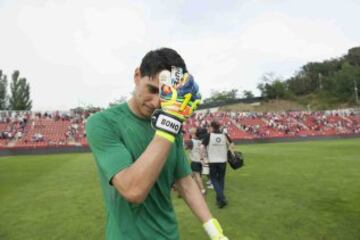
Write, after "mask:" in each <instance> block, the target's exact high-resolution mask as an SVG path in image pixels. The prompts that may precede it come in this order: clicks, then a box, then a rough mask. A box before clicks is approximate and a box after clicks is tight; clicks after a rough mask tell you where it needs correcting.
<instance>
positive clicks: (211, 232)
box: [203, 218, 229, 240]
mask: <svg viewBox="0 0 360 240" xmlns="http://www.w3.org/2000/svg"><path fill="white" fill-rule="evenodd" d="M203 226H204V229H205V231H206V233H207V234H208V236H209V237H210V239H211V240H229V239H228V238H227V237H225V236H224V233H223V230H222V228H221V226H220V223H219V222H218V220H216V219H215V218H212V219H210V220H209V221H207V222H206V223H204V224H203Z"/></svg>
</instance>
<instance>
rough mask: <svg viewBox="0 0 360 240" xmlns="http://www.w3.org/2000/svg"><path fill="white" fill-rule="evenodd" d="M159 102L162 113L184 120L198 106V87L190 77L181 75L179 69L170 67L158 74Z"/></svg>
mask: <svg viewBox="0 0 360 240" xmlns="http://www.w3.org/2000/svg"><path fill="white" fill-rule="evenodd" d="M159 87H160V102H161V109H162V110H163V111H164V112H167V113H169V114H172V115H174V116H176V117H177V118H180V119H183V120H185V119H186V118H188V117H190V116H191V115H192V114H193V112H194V111H195V109H196V108H197V107H198V106H199V104H200V101H201V95H200V93H199V86H198V85H197V83H196V82H195V81H194V78H193V76H192V75H190V74H188V73H185V74H183V73H182V69H181V68H176V67H172V69H171V72H169V71H167V70H164V71H162V72H161V73H160V74H159Z"/></svg>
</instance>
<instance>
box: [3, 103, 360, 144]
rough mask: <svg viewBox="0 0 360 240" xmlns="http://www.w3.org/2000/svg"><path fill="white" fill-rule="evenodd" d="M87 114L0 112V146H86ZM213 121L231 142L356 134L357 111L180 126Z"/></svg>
mask: <svg viewBox="0 0 360 240" xmlns="http://www.w3.org/2000/svg"><path fill="white" fill-rule="evenodd" d="M90 114H91V113H90V112H87V111H81V112H76V111H68V112H60V111H54V112H16V111H1V112H0V147H12V146H15V147H16V146H29V145H30V146H31V145H34V144H35V145H36V144H40V143H42V144H45V145H46V146H49V145H78V144H82V145H86V132H85V123H86V119H87V117H88V116H89V115H90ZM212 120H217V121H218V122H219V123H220V124H221V126H223V131H224V132H227V133H228V134H229V135H230V137H231V138H232V139H234V140H238V139H243V138H246V139H257V138H278V137H299V136H301V137H307V136H332V135H358V134H360V109H342V110H332V111H325V112H308V111H296V112H295V111H294V112H210V111H200V112H197V113H195V114H194V115H193V116H192V117H191V118H190V119H188V121H187V122H186V123H185V124H184V128H183V131H184V133H185V139H186V137H187V136H188V129H190V128H191V127H201V128H203V129H206V127H207V126H208V125H209V124H210V122H211V121H212Z"/></svg>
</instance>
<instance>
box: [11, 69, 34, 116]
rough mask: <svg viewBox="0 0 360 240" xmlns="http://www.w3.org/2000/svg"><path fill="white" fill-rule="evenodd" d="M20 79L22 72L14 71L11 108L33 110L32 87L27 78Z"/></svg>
mask: <svg viewBox="0 0 360 240" xmlns="http://www.w3.org/2000/svg"><path fill="white" fill-rule="evenodd" d="M19 77H20V72H19V71H18V70H16V71H14V73H13V74H12V76H11V84H10V92H11V96H10V100H9V103H10V106H9V107H10V109H11V110H31V107H32V100H31V99H30V85H29V84H28V83H27V81H26V78H19Z"/></svg>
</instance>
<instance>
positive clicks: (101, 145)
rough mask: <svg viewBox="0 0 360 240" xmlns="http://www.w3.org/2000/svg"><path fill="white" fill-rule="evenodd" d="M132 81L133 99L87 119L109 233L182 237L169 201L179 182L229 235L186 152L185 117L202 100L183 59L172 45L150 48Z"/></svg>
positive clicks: (213, 225)
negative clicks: (213, 211)
mask: <svg viewBox="0 0 360 240" xmlns="http://www.w3.org/2000/svg"><path fill="white" fill-rule="evenodd" d="M134 83H135V90H134V92H133V96H132V97H131V99H130V100H129V101H128V102H126V103H123V104H120V105H118V106H115V107H112V108H109V109H107V110H105V111H102V112H99V113H96V114H94V115H92V116H91V117H90V118H89V119H88V121H87V124H86V133H87V140H88V143H89V146H90V148H91V150H92V152H93V154H94V158H95V160H96V164H97V167H98V173H99V176H100V183H101V187H102V190H103V194H104V199H105V207H106V218H107V223H106V233H105V234H106V239H108V240H115V239H116V240H122V239H123V240H146V239H149V240H176V239H179V233H178V226H177V220H176V217H175V213H174V210H173V206H172V203H171V187H172V185H173V184H174V183H175V184H176V187H177V189H178V190H179V191H180V193H181V196H182V198H183V199H184V200H185V202H186V204H187V205H188V206H189V207H190V209H191V210H192V212H193V213H194V214H195V215H196V217H197V218H198V219H199V220H200V221H201V223H202V225H203V227H204V229H205V232H206V233H207V234H208V236H209V238H210V239H212V240H223V239H224V240H226V239H227V238H226V237H225V236H224V235H223V232H222V229H221V227H220V224H219V223H218V221H217V220H216V219H214V218H213V217H212V215H211V213H210V211H209V209H208V207H207V205H206V202H205V200H204V198H203V196H202V194H201V192H200V190H199V188H198V187H197V185H196V183H195V182H194V180H193V179H192V177H191V169H190V167H189V163H188V160H187V158H186V156H185V153H184V147H183V140H182V134H181V127H182V123H183V122H184V121H185V120H186V119H187V118H188V117H190V116H191V115H192V113H193V111H194V110H195V109H196V108H197V106H198V105H199V103H200V93H199V87H198V85H197V83H196V82H195V81H194V78H193V77H192V76H191V75H190V74H189V73H188V71H187V68H186V65H185V62H184V60H183V59H182V57H181V56H180V55H179V54H178V53H177V52H176V51H174V50H172V49H169V48H161V49H157V50H154V51H150V52H148V53H147V54H146V55H145V56H144V58H143V59H142V62H141V65H140V67H138V68H136V70H135V73H134ZM199 225H200V224H199Z"/></svg>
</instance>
